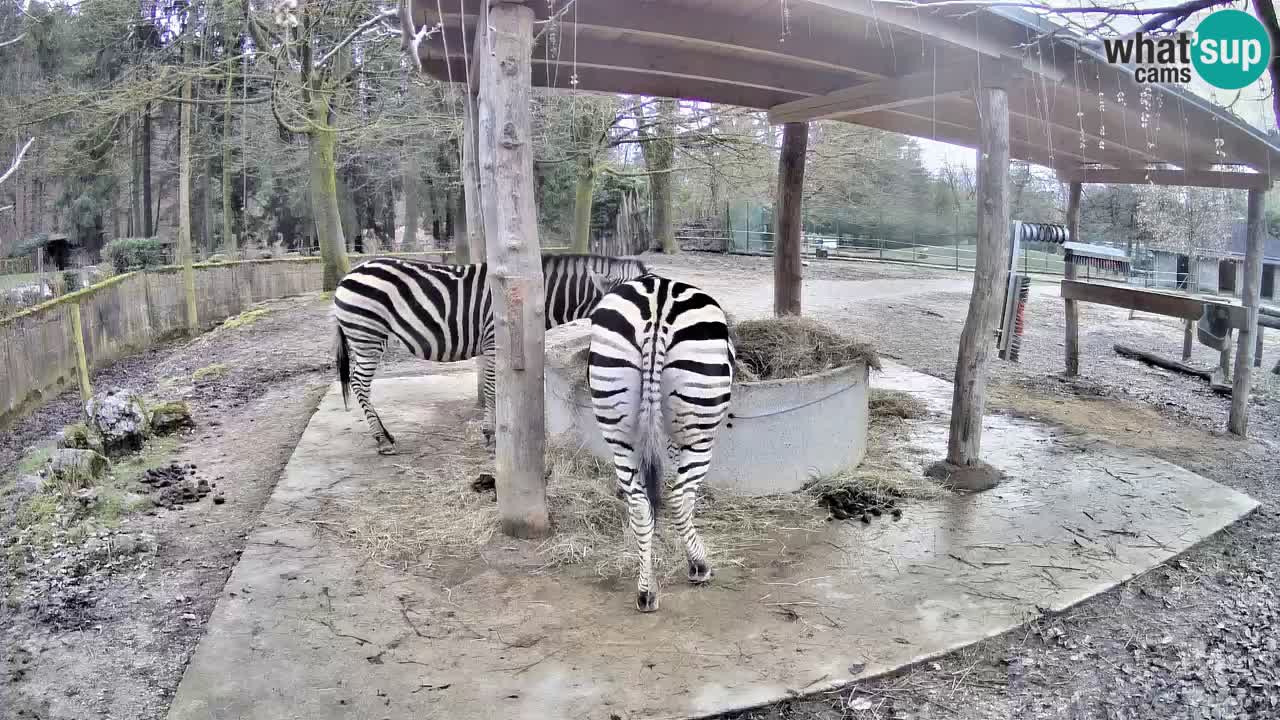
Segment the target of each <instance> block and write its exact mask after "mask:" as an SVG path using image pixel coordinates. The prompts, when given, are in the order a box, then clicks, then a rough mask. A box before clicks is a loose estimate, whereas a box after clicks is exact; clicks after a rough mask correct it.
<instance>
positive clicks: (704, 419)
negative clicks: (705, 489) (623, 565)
mask: <svg viewBox="0 0 1280 720" xmlns="http://www.w3.org/2000/svg"><path fill="white" fill-rule="evenodd" d="M591 322H592V335H591V350H590V354H589V359H588V377H589V382H590V386H591V397H592V405H593V408H594V410H595V415H596V422H597V423H598V425H599V427H600V430H601V434H602V435H603V436H604V438H605V441H606V442H608V443H609V444H610V445H611V446H612V447H613V449H614V466H615V470H616V473H617V478H618V483H619V487H620V489H622V490H623V491H624V492H625V494H626V497H627V499H628V505H629V507H630V510H631V512H630V517H631V528H632V531H633V532H634V533H635V536H636V541H637V544H638V547H639V552H640V577H639V581H638V583H637V590H638V595H637V600H636V605H637V607H638V608H639V609H640V610H641V611H652V610H656V609H657V604H658V603H657V594H656V586H655V585H654V583H653V578H652V536H653V529H654V526H655V522H654V518H655V514H656V511H657V508H658V505H659V498H660V494H661V492H662V487H661V486H662V482H661V477H662V473H661V471H662V455H663V445H664V444H668V445H669V447H670V448H671V449H672V450H673V451H674V452H673V456H674V458H675V461H676V468H675V470H676V481H675V484H674V486H673V487H672V489H671V495H670V498H671V501H672V503H671V504H672V505H673V509H674V511H675V528H676V530H677V532H679V533H680V535H681V538H682V539H683V540H684V544H685V552H686V556H687V560H688V563H689V579H690V581H692V582H695V583H701V582H706V581H707V580H709V579H710V578H711V569H710V567H709V565H708V564H707V560H706V550H705V548H704V547H703V544H702V540H701V538H700V537H699V536H698V534H697V532H696V530H695V529H694V526H693V506H694V501H695V499H696V496H697V490H698V487H699V486H700V485H701V483H702V480H703V478H704V477H705V476H706V473H707V470H708V468H709V467H710V464H711V455H712V451H713V447H714V444H715V434H716V431H717V430H718V429H719V427H720V425H721V423H722V422H723V421H724V419H725V416H726V415H727V414H728V411H729V400H730V395H731V386H732V382H733V346H732V343H731V341H730V339H729V331H728V322H727V319H726V318H725V314H724V311H723V310H722V309H721V308H720V306H719V304H718V303H716V301H715V300H714V299H713V298H712V297H711V296H710V295H708V294H706V293H705V292H703V291H702V290H700V289H698V288H696V287H694V286H692V285H688V284H685V283H681V282H678V281H673V280H669V279H666V278H662V277H658V276H655V275H646V276H644V277H641V278H638V279H636V280H632V281H630V282H627V283H623V284H622V285H620V286H618V287H617V288H615V289H614V290H613V291H611V292H610V293H608V294H606V295H605V297H604V298H603V299H602V300H601V301H600V304H599V305H598V306H597V307H596V310H595V311H594V312H593V313H592V314H591ZM664 440H665V441H666V443H664V442H663V441H664Z"/></svg>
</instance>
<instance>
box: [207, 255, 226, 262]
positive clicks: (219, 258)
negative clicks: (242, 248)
mask: <svg viewBox="0 0 1280 720" xmlns="http://www.w3.org/2000/svg"><path fill="white" fill-rule="evenodd" d="M226 261H227V256H226V255H223V254H222V253H217V254H214V255H210V256H209V259H208V260H205V262H207V263H213V264H217V263H224V262H226Z"/></svg>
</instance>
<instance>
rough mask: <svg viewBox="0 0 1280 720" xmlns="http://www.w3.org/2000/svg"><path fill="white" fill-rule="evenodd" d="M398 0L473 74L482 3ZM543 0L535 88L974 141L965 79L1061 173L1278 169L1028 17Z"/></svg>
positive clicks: (779, 3)
mask: <svg viewBox="0 0 1280 720" xmlns="http://www.w3.org/2000/svg"><path fill="white" fill-rule="evenodd" d="M410 2H411V16H412V19H413V21H414V25H415V27H417V28H423V27H430V26H432V25H435V24H436V23H437V22H441V23H442V30H441V31H440V32H438V33H436V34H435V35H434V36H433V37H431V38H430V39H428V40H426V41H424V42H422V43H421V44H420V45H419V46H418V55H419V57H420V58H421V59H422V60H423V61H424V69H425V70H426V71H427V72H428V73H429V74H431V75H432V76H434V77H437V78H440V79H444V80H453V81H463V80H465V79H467V78H468V77H469V76H470V77H471V78H472V80H473V81H474V79H475V75H476V73H474V72H471V73H469V72H468V71H469V70H474V64H473V61H474V51H475V49H476V48H475V46H476V44H477V39H476V35H475V29H476V25H477V18H478V17H479V13H481V12H483V10H484V7H485V4H484V3H485V2H487V0H410ZM552 4H553V5H554V6H555V10H549V9H548V3H544V2H540V1H538V2H530V3H529V7H531V8H532V9H533V10H534V12H535V14H536V16H537V18H538V20H540V21H546V20H547V18H548V16H549V14H551V13H552V12H554V13H556V14H557V16H558V17H559V20H560V21H559V22H558V23H547V22H541V23H540V24H538V25H536V26H535V27H536V28H537V32H538V33H539V35H538V38H537V41H536V42H535V45H534V52H533V82H534V84H535V86H539V87H547V88H559V89H564V90H573V89H576V90H579V91H599V92H610V93H630V94H641V95H651V96H662V97H675V98H683V99H690V100H704V101H708V102H714V103H723V104H729V105H738V106H743V107H748V108H756V109H761V110H768V111H769V112H770V119H771V120H772V121H774V122H786V121H791V120H813V119H836V120H842V121H847V122H852V123H857V124H861V125H866V126H870V127H876V128H881V129H884V130H889V131H893V132H898V133H903V134H906V135H911V136H915V137H921V138H931V139H934V140H939V141H943V142H948V143H953V144H957V145H962V146H966V147H976V146H977V145H978V131H977V127H978V123H977V119H978V118H977V106H976V103H975V101H974V91H973V88H974V77H975V76H978V77H981V78H982V80H981V82H982V83H984V84H990V83H991V82H992V79H993V78H998V79H1004V78H1007V82H1003V80H1001V82H1003V84H1005V85H1006V86H1007V87H1008V89H1009V110H1010V143H1011V146H1010V153H1011V155H1012V156H1013V157H1014V158H1015V159H1019V160H1025V161H1028V162H1033V163H1036V164H1039V165H1043V166H1046V167H1051V168H1056V169H1059V170H1072V169H1078V168H1081V167H1084V166H1088V167H1095V166H1101V167H1108V168H1141V167H1144V166H1150V165H1154V164H1161V165H1163V164H1169V165H1172V166H1175V167H1177V168H1181V169H1190V168H1196V169H1203V168H1209V167H1212V166H1228V168H1227V169H1240V170H1246V171H1247V169H1252V170H1255V171H1259V172H1262V173H1266V174H1270V169H1271V167H1272V166H1273V165H1274V166H1276V167H1280V144H1277V142H1276V141H1275V140H1273V139H1270V138H1269V137H1268V136H1267V135H1266V134H1265V133H1263V132H1262V131H1260V130H1258V129H1257V128H1255V127H1252V126H1251V125H1249V124H1248V123H1246V122H1244V121H1243V120H1241V119H1240V118H1238V117H1236V116H1234V115H1233V114H1231V113H1229V112H1227V111H1226V110H1224V109H1222V108H1218V107H1216V106H1214V105H1213V104H1212V103H1210V102H1209V101H1208V100H1206V99H1204V98H1201V97H1199V96H1197V95H1195V94H1194V93H1192V92H1190V91H1189V90H1186V89H1184V88H1180V87H1176V86H1152V85H1140V84H1138V83H1137V82H1136V81H1135V80H1134V78H1133V75H1132V70H1131V69H1129V68H1125V67H1120V66H1115V65H1110V64H1108V63H1107V62H1106V61H1105V58H1104V57H1102V55H1101V54H1100V53H1099V52H1098V51H1096V50H1093V49H1090V48H1089V47H1087V46H1085V45H1083V44H1082V41H1081V38H1080V37H1078V36H1075V35H1073V34H1072V33H1070V32H1069V31H1067V30H1065V29H1064V28H1063V27H1061V26H1058V25H1056V24H1054V23H1052V22H1050V21H1049V20H1048V19H1046V18H1044V17H1042V16H1039V15H1036V14H1033V13H1030V12H1027V11H1025V10H1020V9H1011V8H982V9H978V8H975V7H974V6H972V5H969V6H965V5H956V4H946V3H941V4H938V5H937V6H934V7H929V5H930V1H929V0H924V2H922V3H921V5H922V7H905V6H904V5H902V4H897V3H891V2H884V1H883V0H785V2H784V1H783V0H578V1H577V2H570V3H566V2H564V0H558V1H557V2H555V3H552ZM561 13H562V14H561ZM553 25H554V29H552V27H553ZM464 47H465V48H466V49H467V50H469V51H470V52H467V53H464ZM1144 114H1145V115H1146V116H1147V118H1146V119H1145V120H1144ZM1219 140H1220V141H1221V142H1218V141H1219ZM1232 166H1234V167H1232ZM1202 177H1208V176H1202ZM1168 179H1169V178H1168V177H1167V176H1162V177H1161V180H1168ZM1173 184H1177V183H1173ZM1201 184H1204V183H1201Z"/></svg>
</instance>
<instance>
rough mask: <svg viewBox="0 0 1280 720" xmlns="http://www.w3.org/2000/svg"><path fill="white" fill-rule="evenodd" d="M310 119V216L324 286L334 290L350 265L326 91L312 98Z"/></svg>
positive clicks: (327, 290)
mask: <svg viewBox="0 0 1280 720" xmlns="http://www.w3.org/2000/svg"><path fill="white" fill-rule="evenodd" d="M311 122H312V130H311V131H310V132H309V133H307V139H308V141H309V142H308V145H309V146H310V148H309V149H310V159H311V217H312V218H314V219H315V226H316V238H317V240H318V242H319V245H320V263H321V264H322V265H323V266H324V281H323V289H324V290H325V291H326V292H333V291H334V290H335V289H337V287H338V281H339V280H341V279H342V276H343V275H346V274H347V271H348V270H350V269H351V265H350V263H349V262H348V260H347V244H346V241H345V240H344V238H343V235H342V214H341V213H340V212H339V210H338V172H337V164H336V162H335V159H334V155H335V153H336V152H337V148H338V134H337V132H336V131H334V129H333V127H332V126H331V125H330V124H329V103H328V101H327V95H321V94H319V93H317V94H316V96H315V99H313V101H312V107H311Z"/></svg>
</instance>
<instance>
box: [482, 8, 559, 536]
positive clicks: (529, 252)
mask: <svg viewBox="0 0 1280 720" xmlns="http://www.w3.org/2000/svg"><path fill="white" fill-rule="evenodd" d="M489 34H490V42H491V47H492V53H490V52H479V53H476V55H477V56H478V57H479V58H480V63H479V64H480V102H479V106H480V112H479V120H480V122H479V127H480V136H479V142H478V146H479V147H478V149H479V155H480V177H481V183H482V185H483V188H484V194H483V197H484V206H483V214H484V224H485V237H486V238H492V239H493V242H492V243H490V244H489V246H488V252H487V258H488V263H489V285H490V288H491V291H492V293H493V317H494V325H495V330H496V339H497V358H496V371H497V373H496V374H497V388H498V392H497V408H496V410H497V473H496V474H497V489H498V515H499V517H500V519H501V527H502V532H503V533H505V534H507V535H510V536H512V537H520V538H534V537H543V536H545V535H546V534H547V533H548V532H549V531H550V518H549V516H548V513H547V487H546V476H545V475H544V474H543V468H544V463H545V458H544V457H543V450H544V442H545V433H544V421H545V417H544V414H543V413H544V404H543V402H544V399H543V394H542V393H543V385H542V383H543V349H544V323H545V322H546V318H545V310H544V307H543V303H544V290H543V284H542V283H543V278H542V260H541V253H540V246H539V243H538V223H537V217H538V215H537V206H536V204H535V198H534V196H533V146H532V140H533V139H532V137H531V132H530V125H531V123H530V107H529V105H530V103H529V95H530V89H529V87H530V76H531V68H530V55H531V51H532V43H533V10H532V9H531V8H529V7H527V6H525V5H522V4H516V3H510V2H498V3H495V4H494V5H493V6H492V7H491V8H490V10H489Z"/></svg>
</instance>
